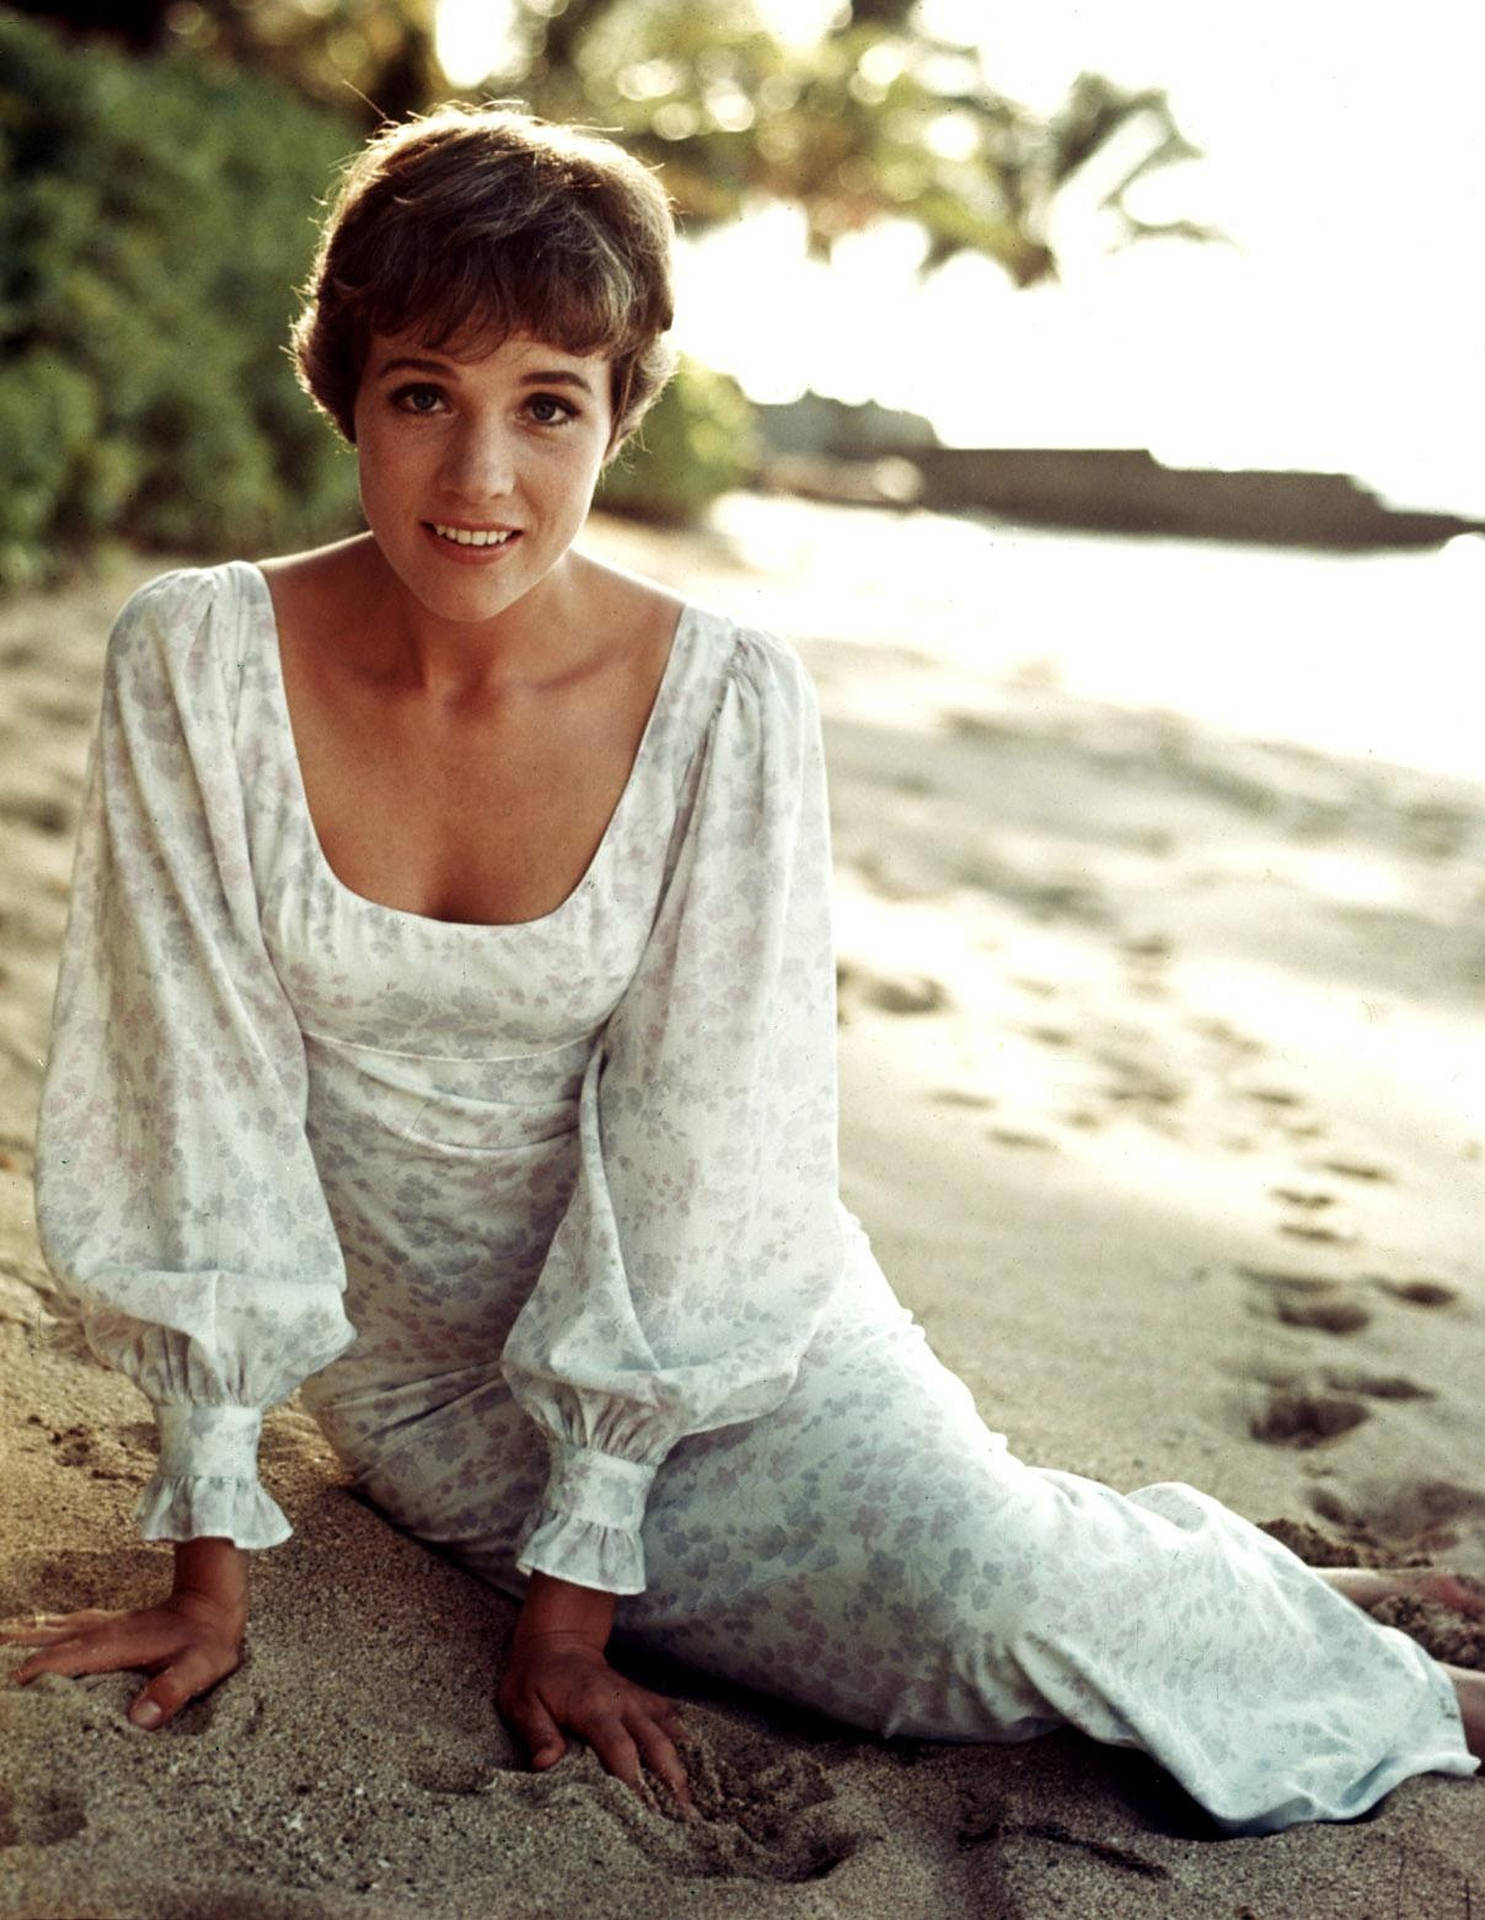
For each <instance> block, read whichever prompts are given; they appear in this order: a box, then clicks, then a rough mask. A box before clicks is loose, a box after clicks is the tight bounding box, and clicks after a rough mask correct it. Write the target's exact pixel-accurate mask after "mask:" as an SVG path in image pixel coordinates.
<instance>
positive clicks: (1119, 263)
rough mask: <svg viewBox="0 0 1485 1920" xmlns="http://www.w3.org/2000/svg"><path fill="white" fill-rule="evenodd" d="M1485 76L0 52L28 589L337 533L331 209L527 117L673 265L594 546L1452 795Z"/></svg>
mask: <svg viewBox="0 0 1485 1920" xmlns="http://www.w3.org/2000/svg"><path fill="white" fill-rule="evenodd" d="M1482 55H1485V16H1481V15H1480V14H1479V13H1478V11H1477V10H1470V9H1465V8H1462V7H1460V6H1458V5H1457V4H1455V3H1454V0H1421V3H1420V4H1419V5H1417V6H1415V7H1413V8H1411V9H1410V10H1409V11H1408V13H1407V15H1406V17H1405V18H1404V17H1403V16H1402V15H1400V14H1398V13H1397V12H1396V11H1395V10H1380V9H1363V10H1357V9H1355V8H1350V7H1343V6H1341V5H1339V4H1335V5H1331V4H1324V3H1321V4H1316V5H1313V6H1309V7H1305V8H1296V7H1294V6H1292V5H1288V6H1284V5H1280V4H1278V0H1253V4H1250V5H1248V6H1245V7H1244V8H1242V9H1241V10H1238V9H1230V8H1222V9H1216V10H1213V9H1193V8H1191V7H1189V6H1182V5H1180V4H1178V3H1177V0H1108V3H1107V4H1104V5H1102V6H1099V7H1097V8H1090V7H1087V6H1083V5H1076V4H1073V3H1072V0H1039V3H1038V4H1037V5H1036V6H1030V5H1026V4H1022V5H1014V6H1013V5H1006V4H1000V0H844V3H837V0H719V3H718V4H706V5H701V4H696V3H695V0H565V4H564V0H119V3H118V4H106V5H105V4H99V3H98V0H82V3H81V4H75V5H68V4H65V3H62V4H55V5H44V4H38V5H30V6H23V7H19V8H16V7H11V8H4V7H0V585H3V586H9V587H12V588H14V587H17V586H23V585H28V584H42V583H45V582H47V581H51V580H55V579H57V578H59V577H60V576H61V575H62V574H64V573H65V572H66V571H67V570H68V569H69V568H70V567H73V566H75V564H76V562H77V561H78V559H79V558H82V557H86V556H87V555H88V554H89V553H91V552H93V551H95V550H96V549H97V547H98V545H99V543H100V542H103V543H106V542H108V541H111V540H122V541H127V542H129V543H131V544H132V545H134V546H136V547H144V548H146V549H150V550H158V551H161V552H170V553H176V554H180V553H187V554H202V555H214V554H218V553H222V552H244V551H247V552H252V551H262V550H264V549H266V548H270V547H275V548H280V549H282V548H285V547H289V546H293V545H295V544H303V543H308V542H310V541H313V540H316V539H321V538H326V537H331V536H333V535H334V534H336V533H339V532H342V531H345V530H347V529H348V528H349V527H351V526H354V525H355V524H356V522H355V519H354V494H353V475H352V470H351V462H350V460H349V459H348V457H347V456H346V455H345V454H344V452H343V451H342V450H341V449H339V448H338V447H337V446H336V445H335V443H334V441H333V439H332V437H331V436H330V435H329V434H328V433H327V432H326V431H325V430H324V429H323V427H322V426H321V424H320V423H319V422H318V421H317V420H316V419H315V418H314V417H313V415H312V414H311V412H310V410H309V409H308V407H307V406H306V404H305V403H304V402H303V400H302V398H301V397H300V396H299V394H298V392H297V390H296V389H295V387H294V385H293V382H292V379H291V377H290V374H289V370H288V366H287V362H286V360H285V357H284V354H283V351H282V343H283V340H284V337H285V329H286V325H287V321H288V318H289V315H290V313H291V311H292V310H293V306H294V298H293V288H294V287H295V285H296V284H297V283H298V282H300V281H301V280H302V277H303V275H304V273H305V271H306V268H307V265H308V260H309V256H310V253H311V250H312V246H313V239H314V231H313V216H314V211H315V204H316V202H317V201H318V200H319V199H320V198H321V197H322V196H323V195H324V194H325V192H326V191H327V188H328V186H329V184H330V182H331V180H332V178H333V172H334V168H335V166H336V165H337V163H338V162H339V161H340V160H342V159H343V158H344V157H345V156H346V155H347V154H348V153H349V152H350V151H351V150H352V149H353V148H354V146H355V145H356V144H357V142H358V141H359V140H360V139H361V138H362V137H363V136H364V134H365V133H366V132H367V131H368V130H369V129H370V128H371V127H373V126H374V125H375V124H377V122H378V121H379V119H381V118H382V117H383V116H392V117H399V116H402V115H404V114H407V113H409V112H414V111H417V110H419V109H421V108H424V107H427V106H428V105H430V104H432V103H434V102H435V101H437V100H439V99H442V98H446V97H450V96H458V97H465V98H479V97H491V96H497V97H510V98H519V99H521V100H524V101H526V102H527V103H529V104H530V105H531V106H532V107H534V108H535V109H536V110H537V111H539V112H542V113H546V114H549V115H553V116H557V117H563V118H570V119H578V120H582V121H584V122H587V123H589V124H594V125H597V126H600V127H603V128H606V129H610V130H613V131H615V132H616V133H617V134H618V135H619V136H620V137H621V138H622V139H624V140H625V141H626V142H627V143H628V144H630V145H631V146H632V147H633V148H634V149H635V150H636V151H637V152H639V153H640V154H642V155H643V156H644V157H645V158H646V159H647V160H648V161H650V162H651V163H653V164H654V165H656V166H657V167H659V168H660V169H661V171H662V174H663V177H664V179H665V182H666V184H667V186H668V187H669V189H670V191H671V192H672V194H673V196H674V197H675V200H676V203H677V205H678V208H679V210H680V213H681V217H682V223H683V230H684V234H685V240H684V244H683V250H682V259H681V271H680V293H681V301H680V322H679V326H678V332H677V338H678V343H679V345H680V346H681V348H682V349H683V351H684V353H685V355H686V360H685V363H684V365H683V369H682V374H681V377H680V379H679V380H678V381H677V382H676V385H675V387H674V390H673V391H672V393H671V394H670V396H669V397H668V399H667V401H666V402H665V403H664V405H663V406H662V408H661V409H660V410H659V412H658V413H657V414H656V416H655V417H654V418H653V420H652V422H651V424H650V427H649V429H648V430H647V432H646V435H645V445H644V447H643V448H641V449H640V450H638V451H637V452H636V453H635V454H634V455H633V456H631V457H630V458H629V459H627V460H626V461H625V463H624V464H623V466H622V467H621V468H620V469H619V470H618V471H616V472H615V473H614V475H613V476H612V477H611V480H610V482H609V484H608V486H607V488H606V493H605V503H606V504H607V505H608V506H610V507H611V508H614V509H616V510H618V511H621V512H625V513H628V514H630V515H637V516H641V517H643V518H645V519H647V520H649V521H650V522H652V523H655V524H661V525H676V526H680V525H685V524H687V523H692V524H694V523H696V522H698V521H701V520H707V521H708V522H709V524H711V525H712V526H714V527H715V528H717V529H720V530H721V531H722V532H723V533H724V534H725V535H726V536H727V537H728V538H729V539H731V540H732V542H733V544H734V547H735V548H736V549H737V551H738V552H739V553H740V554H741V555H742V556H743V557H744V558H745V559H749V560H750V561H751V563H753V564H757V565H767V564H770V556H772V560H773V561H776V562H781V563H785V564H787V565H789V566H792V567H793V568H794V570H795V571H798V569H799V567H800V566H802V565H803V564H804V561H803V558H802V556H804V555H813V556H817V557H819V559H820V561H821V564H822V565H824V566H825V567H826V569H827V571H828V575H829V578H830V579H832V580H833V581H834V582H835V583H836V584H837V585H838V586H839V588H840V590H841V596H842V600H843V602H844V601H846V600H852V601H854V602H855V603H856V607H857V615H858V616H859V619H860V620H861V621H864V622H865V626H864V628H863V631H866V632H882V633H886V632H891V631H896V632H898V633H899V634H901V633H902V631H903V630H904V629H905V628H911V627H913V626H916V625H919V624H921V623H922V621H923V620H924V619H925V618H927V619H931V620H932V621H933V622H934V623H935V626H936V629H937V631H938V637H939V640H940V641H941V642H942V644H946V645H950V646H951V647H961V648H963V649H965V650H968V651H970V652H972V653H975V654H977V655H978V656H979V657H982V658H983V657H984V654H985V650H986V649H987V648H990V649H992V650H994V649H1000V650H1001V652H1002V653H1005V650H1007V649H1008V650H1009V652H1008V653H1005V657H1006V658H1007V659H1008V660H1009V661H1010V663H1011V664H1013V665H1017V664H1019V665H1020V666H1022V667H1026V666H1030V667H1032V668H1037V667H1039V666H1041V667H1045V663H1046V662H1047V661H1048V660H1049V659H1055V666H1056V671H1057V672H1058V674H1059V675H1060V676H1062V677H1063V678H1064V679H1065V680H1066V681H1067V682H1068V683H1069V684H1071V685H1073V686H1074V687H1075V688H1077V689H1079V690H1081V691H1084V692H1086V693H1087V694H1089V695H1090V696H1091V697H1097V698H1121V699H1123V698H1127V699H1132V700H1136V701H1145V702H1149V701H1151V700H1156V701H1166V702H1169V703H1171V704H1174V705H1176V706H1178V707H1181V708H1182V709H1183V710H1192V711H1195V712H1197V713H1198V714H1200V715H1210V716H1217V717H1220V718H1221V719H1222V720H1223V722H1224V723H1225V724H1231V725H1234V726H1236V727H1238V728H1242V729H1253V728H1256V729H1259V730H1263V729H1268V730H1269V731H1274V730H1277V731H1278V732H1280V733H1283V734H1287V735H1289V736H1292V737H1303V738H1306V739H1308V740H1310V741H1312V742H1314V743H1316V744H1319V745H1322V746H1326V747H1329V748H1333V749H1337V750H1344V751H1350V752H1376V753H1381V754H1383V755H1386V756H1389V757H1400V758H1403V759H1406V760H1410V761H1412V762H1414V763H1416V764H1422V765H1430V766H1435V767H1438V768H1440V769H1445V768H1447V769H1448V770H1450V771H1456V772H1467V771H1473V769H1474V767H1475V765H1476V751H1475V745H1474V741H1473V739H1472V737H1471V735H1472V733H1473V728H1472V726H1471V725H1470V724H1469V723H1468V711H1469V708H1470V706H1471V704H1473V705H1474V708H1475V710H1476V711H1478V697H1479V694H1480V692H1481V688H1480V683H1479V678H1478V669H1477V668H1476V667H1475V664H1474V659H1473V656H1474V655H1475V653H1476V652H1477V649H1476V648H1475V647H1474V646H1473V645H1471V644H1470V643H1471V640H1472V639H1473V637H1474V636H1473V632H1472V630H1471V629H1472V627H1473V623H1474V622H1475V621H1476V619H1477V615H1476V613H1475V608H1476V607H1477V606H1478V604H1479V598H1480V595H1479V589H1480V586H1481V585H1482V583H1485V558H1482V555H1485V542H1482V540H1481V537H1480V534H1479V532H1478V531H1474V530H1472V529H1475V528H1476V527H1477V523H1478V522H1479V521H1481V520H1485V475H1482V472H1481V467H1480V460H1479V454H1478V449H1479V447H1480V445H1481V443H1482V438H1485V381H1482V373H1485V317H1482V316H1485V267H1482V264H1481V254H1480V249H1479V247H1478V245H1477V244H1476V239H1475V236H1476V234H1477V230H1478V203H1479V189H1480V184H1481V178H1482V167H1481V159H1482V135H1481V131H1480V120H1479V115H1478V113H1477V111H1476V110H1475V102H1474V99H1473V89H1474V86H1475V76H1476V75H1477V74H1478V72H1479V71H1480V70H1481V65H1482ZM740 489H741V490H744V496H743V497H739V490H740ZM718 503H720V504H718ZM944 515H948V516H950V517H952V518H953V519H954V521H955V529H954V530H946V529H945V527H944V526H943V525H942V524H940V522H941V519H942V516H944ZM884 517H885V519H886V520H887V521H888V522H890V537H887V530H886V528H885V527H884V525H883V519H884ZM925 595H926V598H925ZM846 618H847V614H846V611H845V609H844V606H843V607H842V611H841V613H840V615H839V619H840V620H845V619H846ZM1337 649H1342V650H1343V655H1344V657H1343V658H1342V656H1341V654H1340V653H1338V652H1337ZM1404 657H1405V659H1406V665H1407V682H1406V684H1405V685H1404V686H1403V687H1402V688H1401V689H1400V687H1399V673H1400V669H1401V666H1402V662H1403V659H1404ZM1342 677H1343V678H1344V690H1342V689H1341V686H1340V681H1341V679H1342ZM1409 686H1411V687H1412V688H1414V689H1417V690H1419V697H1417V698H1411V697H1408V693H1407V688H1408V687H1409ZM1424 689H1426V697H1423V690H1424Z"/></svg>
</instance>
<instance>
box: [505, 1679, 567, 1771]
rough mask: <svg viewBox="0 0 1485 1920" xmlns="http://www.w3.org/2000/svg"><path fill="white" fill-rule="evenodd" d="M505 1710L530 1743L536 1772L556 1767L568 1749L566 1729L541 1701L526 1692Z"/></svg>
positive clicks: (521, 1734) (517, 1729)
mask: <svg viewBox="0 0 1485 1920" xmlns="http://www.w3.org/2000/svg"><path fill="white" fill-rule="evenodd" d="M505 1713H506V1716H507V1718H508V1719H509V1720H511V1721H512V1723H513V1724H514V1726H515V1729H516V1732H517V1733H518V1734H520V1736H521V1738H522V1739H523V1740H524V1741H525V1742H526V1750H527V1752H528V1753H529V1754H530V1755H531V1764H532V1766H533V1767H535V1769H536V1771H537V1772H538V1773H545V1771H546V1770H547V1768H548V1767H554V1766H556V1764H557V1762H558V1761H559V1760H560V1759H561V1758H562V1756H563V1754H564V1753H566V1751H567V1742H566V1741H565V1740H564V1739H563V1738H562V1729H561V1728H560V1727H559V1726H558V1725H557V1722H556V1721H555V1720H554V1719H553V1718H552V1716H551V1715H550V1714H549V1713H548V1712H547V1710H546V1708H545V1707H544V1706H543V1705H542V1704H541V1702H540V1700H537V1699H535V1698H533V1697H532V1696H530V1695H525V1696H523V1697H522V1698H520V1699H517V1700H512V1701H511V1702H509V1704H507V1705H506V1707H505Z"/></svg>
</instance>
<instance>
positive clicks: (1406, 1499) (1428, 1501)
mask: <svg viewBox="0 0 1485 1920" xmlns="http://www.w3.org/2000/svg"><path fill="white" fill-rule="evenodd" d="M1310 1505H1311V1506H1312V1507H1313V1509H1314V1511H1315V1513H1316V1514H1317V1515H1318V1517H1319V1518H1320V1519H1322V1520H1323V1521H1325V1522H1326V1524H1327V1525H1329V1526H1332V1527H1336V1528H1338V1529H1339V1530H1340V1531H1341V1532H1342V1533H1344V1534H1345V1535H1346V1537H1347V1538H1348V1539H1349V1540H1351V1541H1354V1542H1356V1543H1357V1544H1358V1545H1359V1546H1360V1547H1361V1548H1362V1550H1363V1552H1364V1553H1365V1552H1367V1550H1376V1551H1380V1552H1381V1553H1382V1554H1383V1555H1384V1557H1385V1559H1386V1560H1388V1561H1392V1562H1394V1563H1395V1562H1396V1560H1397V1559H1398V1557H1399V1556H1400V1555H1402V1556H1407V1555H1413V1554H1430V1555H1431V1554H1436V1553H1441V1552H1447V1551H1448V1549H1449V1548H1450V1547H1451V1546H1453V1545H1454V1543H1455V1541H1456V1540H1457V1539H1458V1537H1459V1522H1460V1521H1462V1520H1467V1519H1478V1517H1479V1516H1480V1515H1481V1514H1485V1492H1482V1491H1481V1490H1480V1489H1479V1488H1477V1487H1468V1486H1465V1485H1463V1484H1462V1483H1460V1482H1459V1481H1455V1480H1404V1481H1398V1482H1393V1483H1390V1484H1374V1485H1372V1486H1370V1487H1368V1488H1366V1489H1364V1490H1363V1491H1362V1493H1361V1494H1360V1495H1359V1496H1353V1497H1351V1498H1348V1497H1347V1496H1346V1495H1344V1494H1342V1493H1341V1492H1340V1491H1339V1489H1338V1488H1336V1487H1335V1486H1319V1487H1316V1488H1315V1489H1314V1491H1313V1492H1312V1494H1311V1495H1310Z"/></svg>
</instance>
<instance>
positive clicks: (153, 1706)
mask: <svg viewBox="0 0 1485 1920" xmlns="http://www.w3.org/2000/svg"><path fill="white" fill-rule="evenodd" d="M129 1718H130V1719H131V1720H132V1721H133V1722H134V1724H135V1726H136V1727H158V1726H159V1724H160V1722H161V1721H162V1720H163V1719H164V1718H165V1709H164V1708H163V1707H162V1706H161V1705H160V1703H159V1701H158V1700H136V1701H135V1703H134V1705H133V1706H132V1707H130V1709H129Z"/></svg>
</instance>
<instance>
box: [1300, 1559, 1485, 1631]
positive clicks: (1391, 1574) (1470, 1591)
mask: <svg viewBox="0 0 1485 1920" xmlns="http://www.w3.org/2000/svg"><path fill="white" fill-rule="evenodd" d="M1310 1571H1311V1572H1312V1573H1314V1574H1316V1575H1318V1576H1319V1578H1320V1579H1322V1580H1323V1581H1324V1582H1325V1584H1326V1585H1327V1586H1328V1587H1334V1588H1335V1590H1336V1592H1337V1593H1340V1594H1344V1595H1345V1597H1346V1599H1348V1600H1354V1601H1355V1602H1356V1604H1357V1606H1358V1607H1374V1606H1376V1605H1377V1603H1378V1602H1379V1601H1382V1600H1421V1601H1422V1602H1423V1603H1424V1604H1425V1605H1427V1606H1434V1607H1447V1608H1448V1609H1449V1610H1450V1612H1452V1613H1463V1614H1468V1615H1469V1616H1470V1617H1471V1618H1473V1619H1476V1620H1485V1584H1482V1583H1481V1582H1479V1581H1477V1580H1472V1579H1470V1578H1469V1576H1468V1575H1467V1574H1461V1573H1443V1572H1440V1571H1439V1570H1438V1569H1437V1568H1435V1567H1312V1568H1311V1569H1310Z"/></svg>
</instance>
